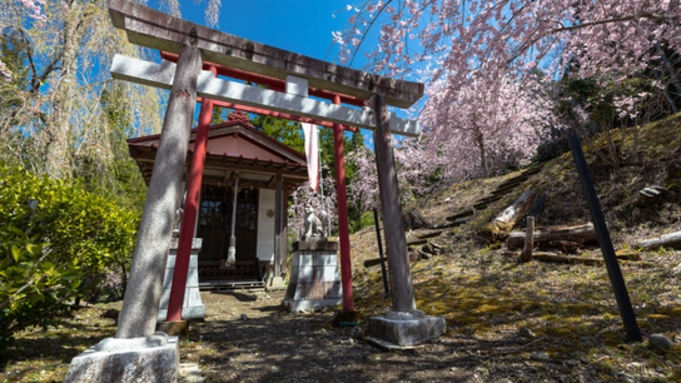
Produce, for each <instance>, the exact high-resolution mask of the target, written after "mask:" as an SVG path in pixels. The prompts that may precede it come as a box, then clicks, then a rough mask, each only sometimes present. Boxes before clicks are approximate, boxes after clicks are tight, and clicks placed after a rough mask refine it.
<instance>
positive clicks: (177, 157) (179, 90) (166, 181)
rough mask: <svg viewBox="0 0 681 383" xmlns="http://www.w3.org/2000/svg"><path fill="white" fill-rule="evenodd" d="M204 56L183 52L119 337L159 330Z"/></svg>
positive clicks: (191, 48)
mask: <svg viewBox="0 0 681 383" xmlns="http://www.w3.org/2000/svg"><path fill="white" fill-rule="evenodd" d="M202 56H203V54H202V53H201V51H200V50H199V49H198V48H197V47H194V46H189V45H185V46H184V47H183V48H182V50H180V56H179V58H178V61H177V68H176V70H175V77H174V80H173V87H172V89H171V93H170V99H169V100H168V109H167V111H166V115H165V119H164V121H163V130H162V131H161V138H160V141H159V145H158V151H157V153H156V162H155V164H154V170H153V173H152V174H151V180H150V182H149V191H148V192H147V199H146V202H145V204H144V213H143V214H142V222H141V224H140V228H139V232H138V234H137V243H136V245H135V252H134V254H133V258H132V267H131V269H130V277H129V279H128V285H127V288H126V289H125V296H124V300H123V308H122V310H121V313H120V316H119V319H118V330H117V331H116V338H139V337H144V336H149V335H152V334H154V329H155V328H156V317H157V316H158V307H159V302H160V300H161V293H162V290H163V276H164V271H165V267H166V260H167V256H168V248H169V246H170V238H171V235H172V231H173V222H174V221H175V212H176V210H177V208H178V206H179V203H180V201H179V199H180V194H181V191H182V190H181V187H180V184H181V181H182V173H183V171H184V163H185V159H186V157H187V146H188V143H189V134H190V129H191V124H192V120H193V118H194V107H195V105H196V82H197V79H198V76H199V73H200V72H201V66H202V63H203V57H202Z"/></svg>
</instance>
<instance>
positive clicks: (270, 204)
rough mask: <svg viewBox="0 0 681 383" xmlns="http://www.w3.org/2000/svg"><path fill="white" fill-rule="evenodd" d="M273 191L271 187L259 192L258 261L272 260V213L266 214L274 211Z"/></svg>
mask: <svg viewBox="0 0 681 383" xmlns="http://www.w3.org/2000/svg"><path fill="white" fill-rule="evenodd" d="M274 192H275V191H274V190H271V189H260V193H259V194H260V196H259V201H258V245H257V250H256V254H257V255H256V256H257V257H258V259H259V260H260V262H272V261H274V215H272V217H268V216H267V212H268V211H270V210H271V211H272V212H274Z"/></svg>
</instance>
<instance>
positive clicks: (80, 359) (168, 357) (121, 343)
mask: <svg viewBox="0 0 681 383" xmlns="http://www.w3.org/2000/svg"><path fill="white" fill-rule="evenodd" d="M179 366H180V349H179V344H178V341H177V337H174V336H173V337H169V336H168V335H166V334H164V333H156V334H154V335H151V336H147V337H143V338H130V339H121V338H106V339H104V340H102V341H101V342H99V343H97V344H96V345H95V346H93V347H91V348H90V349H88V350H87V351H84V352H83V353H81V354H80V355H78V356H76V357H75V358H73V359H72V360H71V366H70V367H69V372H68V373H67V374H66V379H64V382H65V383H85V382H88V383H89V382H121V383H128V382H130V383H132V382H149V383H168V382H171V383H175V382H177V376H178V369H179Z"/></svg>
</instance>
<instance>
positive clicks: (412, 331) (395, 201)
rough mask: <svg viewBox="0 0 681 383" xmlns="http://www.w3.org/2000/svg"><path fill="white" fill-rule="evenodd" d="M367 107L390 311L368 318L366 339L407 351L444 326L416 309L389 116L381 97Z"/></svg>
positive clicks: (435, 318)
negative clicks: (371, 116) (370, 111)
mask: <svg viewBox="0 0 681 383" xmlns="http://www.w3.org/2000/svg"><path fill="white" fill-rule="evenodd" d="M370 104H371V108H372V109H373V111H374V114H375V117H376V129H375V130H374V148H375V150H376V168H377V170H378V172H377V173H378V186H379V194H380V197H381V208H382V213H383V225H384V226H383V227H384V232H385V243H386V246H388V248H389V251H388V255H387V256H388V264H389V265H390V267H388V271H389V273H390V278H389V279H390V294H391V297H392V310H388V312H387V313H386V314H385V316H384V317H380V316H375V317H371V318H369V327H368V330H367V332H368V335H369V336H368V337H367V339H368V340H370V341H372V342H374V343H377V344H380V345H382V346H384V347H387V348H395V349H400V348H408V347H410V346H412V345H414V344H418V343H422V342H424V341H426V340H428V339H431V338H435V337H438V336H440V335H442V334H443V333H444V332H445V330H446V329H447V325H446V323H445V320H444V318H442V317H432V316H426V314H425V313H424V312H423V311H421V310H417V309H416V303H415V302H414V288H413V286H412V277H411V269H410V267H409V258H408V255H407V239H406V237H405V235H404V222H403V221H402V208H401V207H400V200H399V187H398V184H397V169H396V167H395V157H394V154H393V144H392V135H391V134H390V114H389V113H388V108H387V104H386V102H385V97H384V96H383V95H381V94H374V95H373V96H371V98H370Z"/></svg>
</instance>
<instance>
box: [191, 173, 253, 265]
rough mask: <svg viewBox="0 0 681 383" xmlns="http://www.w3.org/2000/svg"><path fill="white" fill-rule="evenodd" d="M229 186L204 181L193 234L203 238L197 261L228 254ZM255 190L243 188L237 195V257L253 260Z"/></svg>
mask: <svg viewBox="0 0 681 383" xmlns="http://www.w3.org/2000/svg"><path fill="white" fill-rule="evenodd" d="M233 198H234V195H233V194H232V189H230V188H227V187H224V186H214V185H204V186H203V187H202V189H201V209H200V210H199V225H198V229H197V233H196V236H197V237H198V238H203V246H202V247H201V252H200V253H199V260H200V261H216V262H219V261H220V260H221V259H226V258H227V250H228V249H229V238H230V237H231V235H232V234H231V228H232V202H233ZM257 219H258V190H257V189H254V190H250V189H242V190H241V191H240V192H239V194H238V195H237V212H236V259H237V261H241V260H254V259H255V258H256V249H257V239H258V220H257Z"/></svg>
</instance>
